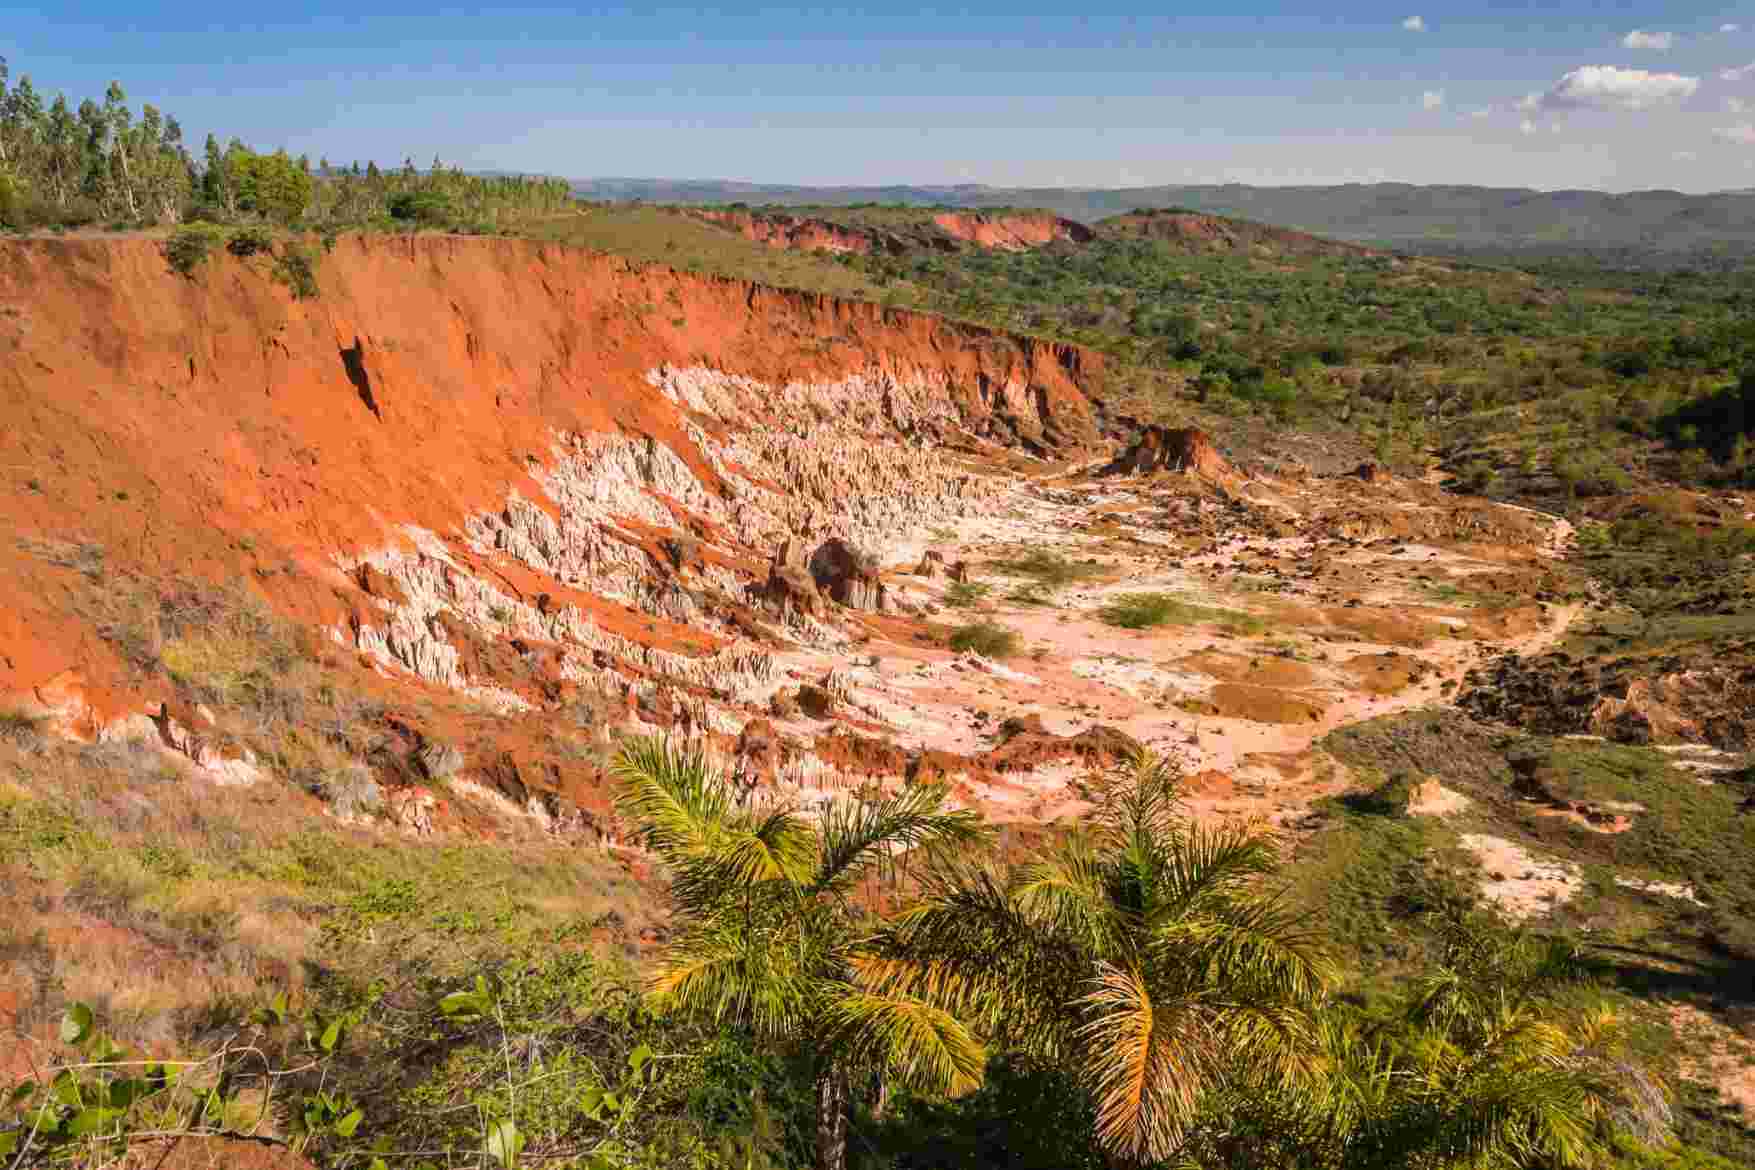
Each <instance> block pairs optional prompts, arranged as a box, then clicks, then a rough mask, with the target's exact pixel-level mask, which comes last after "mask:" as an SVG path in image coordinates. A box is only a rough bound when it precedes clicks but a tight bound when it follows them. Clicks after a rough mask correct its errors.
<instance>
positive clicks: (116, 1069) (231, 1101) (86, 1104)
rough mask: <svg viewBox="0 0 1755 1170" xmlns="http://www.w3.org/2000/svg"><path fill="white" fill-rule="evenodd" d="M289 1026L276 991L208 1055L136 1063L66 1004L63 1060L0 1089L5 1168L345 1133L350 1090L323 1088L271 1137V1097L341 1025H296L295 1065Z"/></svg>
mask: <svg viewBox="0 0 1755 1170" xmlns="http://www.w3.org/2000/svg"><path fill="white" fill-rule="evenodd" d="M287 1022H288V1012H287V1001H286V996H285V995H284V994H282V995H279V996H277V997H275V999H274V1001H273V1003H271V1004H269V1005H268V1006H267V1007H264V1008H261V1009H259V1010H257V1011H256V1012H254V1013H252V1014H251V1016H250V1018H249V1019H248V1020H247V1021H245V1022H244V1023H243V1024H241V1025H239V1026H238V1027H237V1028H236V1029H235V1030H234V1031H233V1032H232V1033H231V1035H229V1036H228V1037H226V1039H225V1040H224V1041H223V1042H221V1043H220V1044H219V1045H218V1046H217V1049H216V1051H214V1052H213V1054H212V1055H209V1056H206V1057H203V1058H201V1059H198V1060H151V1059H144V1058H141V1057H135V1056H132V1055H131V1054H130V1053H129V1052H128V1051H127V1050H126V1049H124V1048H122V1047H121V1046H120V1045H118V1044H117V1043H116V1042H115V1041H113V1040H111V1039H110V1038H109V1036H108V1035H106V1034H105V1033H104V1032H102V1031H101V1030H99V1029H98V1027H97V1019H96V1014H95V1013H94V1012H93V1011H92V1009H91V1007H90V1006H89V1005H87V1004H84V1003H73V1004H70V1005H69V1006H68V1008H67V1011H66V1013H65V1014H64V1015H63V1016H62V1018H61V1028H60V1033H59V1038H60V1041H61V1044H62V1046H63V1049H64V1056H63V1058H62V1059H61V1060H60V1062H59V1063H57V1064H53V1065H50V1066H49V1067H47V1068H44V1069H41V1070H40V1071H39V1072H38V1073H37V1075H36V1077H34V1078H27V1079H25V1080H22V1081H19V1082H18V1083H16V1084H8V1085H6V1086H5V1089H4V1091H3V1092H0V1160H4V1161H5V1164H6V1165H8V1166H41V1165H69V1166H98V1165H102V1166H110V1165H120V1164H124V1163H128V1161H129V1160H128V1156H127V1154H128V1151H129V1149H130V1148H132V1147H133V1146H134V1145H135V1144H136V1143H139V1142H141V1141H143V1140H153V1141H161V1140H163V1139H165V1138H181V1137H203V1138H233V1139H242V1140H246V1141H251V1142H256V1143H261V1144H266V1145H284V1146H288V1147H291V1148H293V1149H299V1148H302V1147H304V1146H305V1145H306V1144H307V1143H309V1142H311V1141H313V1140H315V1139H322V1138H332V1137H333V1138H341V1139H347V1138H351V1137H352V1136H353V1134H354V1133H355V1131H356V1130H358V1128H359V1125H360V1122H361V1121H363V1120H364V1117H365V1115H364V1113H363V1111H362V1110H360V1109H359V1108H357V1107H356V1106H355V1105H354V1104H353V1101H352V1100H351V1099H350V1098H349V1097H348V1096H347V1095H346V1094H342V1093H335V1092H326V1091H324V1090H322V1089H318V1090H317V1091H316V1092H314V1093H308V1094H305V1095H303V1097H302V1098H295V1099H294V1100H293V1101H292V1102H291V1104H292V1106H293V1110H292V1112H293V1118H292V1124H291V1125H290V1126H288V1127H287V1128H289V1129H290V1130H291V1131H292V1133H293V1136H292V1137H291V1138H290V1139H283V1138H280V1137H278V1136H274V1134H273V1130H274V1129H275V1127H276V1122H277V1121H278V1120H279V1119H278V1118H275V1117H273V1116H271V1108H272V1107H273V1104H274V1101H275V1093H276V1090H277V1089H278V1088H279V1087H280V1086H282V1085H283V1084H286V1083H287V1082H289V1081H298V1080H301V1079H303V1078H305V1077H307V1076H308V1075H309V1074H311V1073H312V1072H314V1071H320V1070H323V1069H324V1068H325V1067H326V1066H327V1065H328V1064H329V1063H330V1061H331V1060H332V1058H333V1057H334V1055H335V1050H336V1048H337V1046H338V1045H339V1044H340V1042H341V1037H342V1029H343V1024H344V1021H343V1020H342V1019H340V1018H323V1017H318V1016H312V1017H311V1018H310V1019H308V1020H307V1021H305V1026H304V1029H303V1031H304V1048H305V1049H306V1052H305V1054H304V1056H303V1058H302V1059H300V1060H299V1061H298V1063H297V1064H296V1066H294V1067H282V1065H281V1064H280V1062H279V1061H278V1060H277V1059H276V1057H275V1055H274V1053H276V1052H283V1051H285V1050H286V1049H288V1048H291V1047H293V1045H292V1042H291V1041H290V1039H288V1038H285V1037H282V1036H278V1035H276V1033H278V1032H280V1031H282V1030H283V1029H284V1028H285V1027H286V1025H287ZM129 1164H131V1163H129ZM383 1165H384V1163H383V1162H382V1161H381V1160H380V1161H374V1162H373V1163H371V1166H372V1167H378V1168H381V1167H383Z"/></svg>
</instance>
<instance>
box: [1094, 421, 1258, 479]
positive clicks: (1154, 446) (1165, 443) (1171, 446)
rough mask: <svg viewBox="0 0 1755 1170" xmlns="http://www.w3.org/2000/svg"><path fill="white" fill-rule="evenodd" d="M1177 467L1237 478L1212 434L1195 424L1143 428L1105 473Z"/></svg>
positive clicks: (1138, 472)
mask: <svg viewBox="0 0 1755 1170" xmlns="http://www.w3.org/2000/svg"><path fill="white" fill-rule="evenodd" d="M1154 471H1177V472H1187V473H1189V474H1192V475H1199V476H1202V477H1204V478H1206V479H1210V480H1214V481H1226V480H1234V479H1236V478H1237V472H1236V470H1235V469H1234V468H1233V467H1232V466H1231V464H1230V463H1229V462H1227V461H1226V459H1225V457H1224V456H1223V455H1221V454H1219V449H1218V448H1217V447H1216V446H1214V445H1213V440H1212V436H1211V435H1209V434H1207V433H1206V432H1205V431H1203V430H1199V429H1197V428H1193V427H1164V426H1158V425H1156V424H1152V425H1148V426H1146V427H1143V428H1141V430H1140V432H1139V434H1138V435H1137V436H1135V437H1134V439H1133V440H1132V442H1130V443H1129V444H1128V445H1127V447H1126V448H1124V449H1123V450H1122V452H1121V453H1120V454H1119V455H1117V456H1116V457H1115V458H1114V459H1113V460H1111V461H1110V462H1109V464H1108V465H1107V466H1105V467H1104V468H1103V469H1102V472H1101V474H1103V475H1148V474H1150V473H1152V472H1154Z"/></svg>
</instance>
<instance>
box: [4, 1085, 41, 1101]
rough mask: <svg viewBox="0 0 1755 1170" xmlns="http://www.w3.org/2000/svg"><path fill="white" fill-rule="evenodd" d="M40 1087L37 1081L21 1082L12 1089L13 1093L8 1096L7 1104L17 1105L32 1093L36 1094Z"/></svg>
mask: <svg viewBox="0 0 1755 1170" xmlns="http://www.w3.org/2000/svg"><path fill="white" fill-rule="evenodd" d="M39 1087H40V1086H39V1085H38V1084H37V1083H36V1082H35V1081H20V1082H18V1084H16V1085H14V1086H13V1087H12V1092H10V1093H8V1094H7V1095H6V1103H7V1104H8V1105H16V1104H18V1103H19V1102H20V1101H23V1100H24V1099H25V1098H26V1097H28V1096H30V1095H31V1094H32V1093H34V1092H36V1091H37V1089H38V1088H39Z"/></svg>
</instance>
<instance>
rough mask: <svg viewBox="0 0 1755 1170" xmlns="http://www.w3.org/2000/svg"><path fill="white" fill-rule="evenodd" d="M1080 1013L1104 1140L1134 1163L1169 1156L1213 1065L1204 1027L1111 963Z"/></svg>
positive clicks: (1190, 1012) (1193, 1014)
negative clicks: (1083, 1022)
mask: <svg viewBox="0 0 1755 1170" xmlns="http://www.w3.org/2000/svg"><path fill="white" fill-rule="evenodd" d="M1080 1006H1081V1007H1082V1008H1083V1009H1084V1011H1085V1013H1086V1016H1087V1022H1086V1023H1085V1025H1084V1026H1083V1027H1082V1028H1081V1029H1080V1039H1081V1040H1082V1041H1083V1042H1084V1047H1085V1051H1086V1053H1087V1054H1088V1060H1089V1061H1090V1067H1091V1072H1092V1074H1093V1079H1094V1082H1095V1083H1094V1086H1093V1089H1094V1093H1093V1096H1094V1097H1095V1099H1096V1102H1097V1136H1098V1138H1099V1140H1101V1141H1102V1143H1103V1144H1104V1146H1106V1147H1107V1148H1108V1149H1110V1150H1112V1151H1115V1152H1117V1153H1119V1154H1121V1155H1122V1156H1124V1157H1126V1158H1129V1159H1131V1160H1133V1161H1138V1162H1155V1161H1162V1160H1164V1159H1166V1158H1168V1157H1170V1156H1171V1155H1172V1154H1173V1153H1174V1152H1175V1151H1176V1148H1177V1147H1178V1146H1179V1145H1181V1144H1182V1139H1183V1135H1184V1134H1185V1133H1186V1132H1187V1129H1188V1126H1189V1123H1190V1122H1191V1121H1193V1120H1194V1118H1195V1116H1196V1114H1197V1111H1198V1109H1199V1106H1200V1099H1201V1094H1202V1091H1203V1090H1204V1089H1205V1087H1206V1085H1207V1083H1208V1081H1209V1078H1210V1074H1211V1072H1212V1071H1213V1067H1214V1065H1215V1064H1216V1059H1215V1057H1216V1055H1217V1054H1216V1053H1215V1051H1214V1044H1213V1041H1214V1037H1213V1035H1212V1034H1211V1032H1210V1031H1209V1030H1208V1028H1207V1021H1206V1020H1205V1019H1204V1018H1203V1016H1202V1013H1201V1012H1199V1011H1198V1010H1197V1009H1195V1008H1194V1007H1193V1006H1192V1005H1190V1004H1187V1003H1184V1002H1170V1003H1162V1002H1158V1001H1155V1000H1154V997H1153V993H1152V990H1151V989H1150V987H1149V986H1148V984H1147V980H1146V977H1145V976H1144V975H1143V974H1142V973H1141V972H1140V971H1138V970H1135V969H1128V968H1122V967H1115V966H1111V965H1108V964H1104V965H1103V967H1102V968H1101V970H1100V972H1099V974H1098V977H1097V980H1096V982H1095V985H1094V986H1093V987H1092V988H1091V990H1090V991H1089V992H1088V993H1087V994H1086V995H1085V997H1084V998H1083V1000H1082V1001H1081V1005H1080Z"/></svg>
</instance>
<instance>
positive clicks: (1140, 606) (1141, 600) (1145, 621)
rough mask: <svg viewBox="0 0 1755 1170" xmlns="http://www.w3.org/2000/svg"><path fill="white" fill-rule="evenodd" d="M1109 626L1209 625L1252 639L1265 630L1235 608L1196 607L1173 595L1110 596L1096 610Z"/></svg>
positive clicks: (1133, 594) (1249, 616) (1150, 627)
mask: <svg viewBox="0 0 1755 1170" xmlns="http://www.w3.org/2000/svg"><path fill="white" fill-rule="evenodd" d="M1097 616H1098V617H1099V618H1100V619H1102V621H1103V622H1104V623H1105V624H1107V625H1111V626H1119V627H1121V628H1122V629H1124V630H1147V629H1152V628H1153V627H1155V626H1166V625H1177V626H1192V625H1195V624H1197V623H1200V622H1212V623H1214V624H1215V625H1217V626H1218V627H1219V628H1220V629H1222V630H1224V631H1225V632H1226V633H1229V634H1234V635H1236V636H1238V637H1253V636H1254V635H1256V634H1259V633H1261V632H1262V631H1263V630H1265V629H1266V628H1267V626H1266V624H1265V623H1263V622H1262V621H1261V619H1260V618H1256V617H1252V616H1251V615H1249V614H1246V613H1240V612H1239V611H1237V610H1234V609H1219V608H1217V607H1215V606H1210V605H1195V604H1193V603H1192V602H1188V601H1184V600H1183V599H1182V598H1180V597H1177V596H1176V595H1175V594H1173V593H1123V594H1121V595H1119V596H1117V597H1112V598H1110V599H1109V601H1107V602H1105V603H1104V605H1103V607H1102V608H1101V609H1099V610H1098V611H1097Z"/></svg>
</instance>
